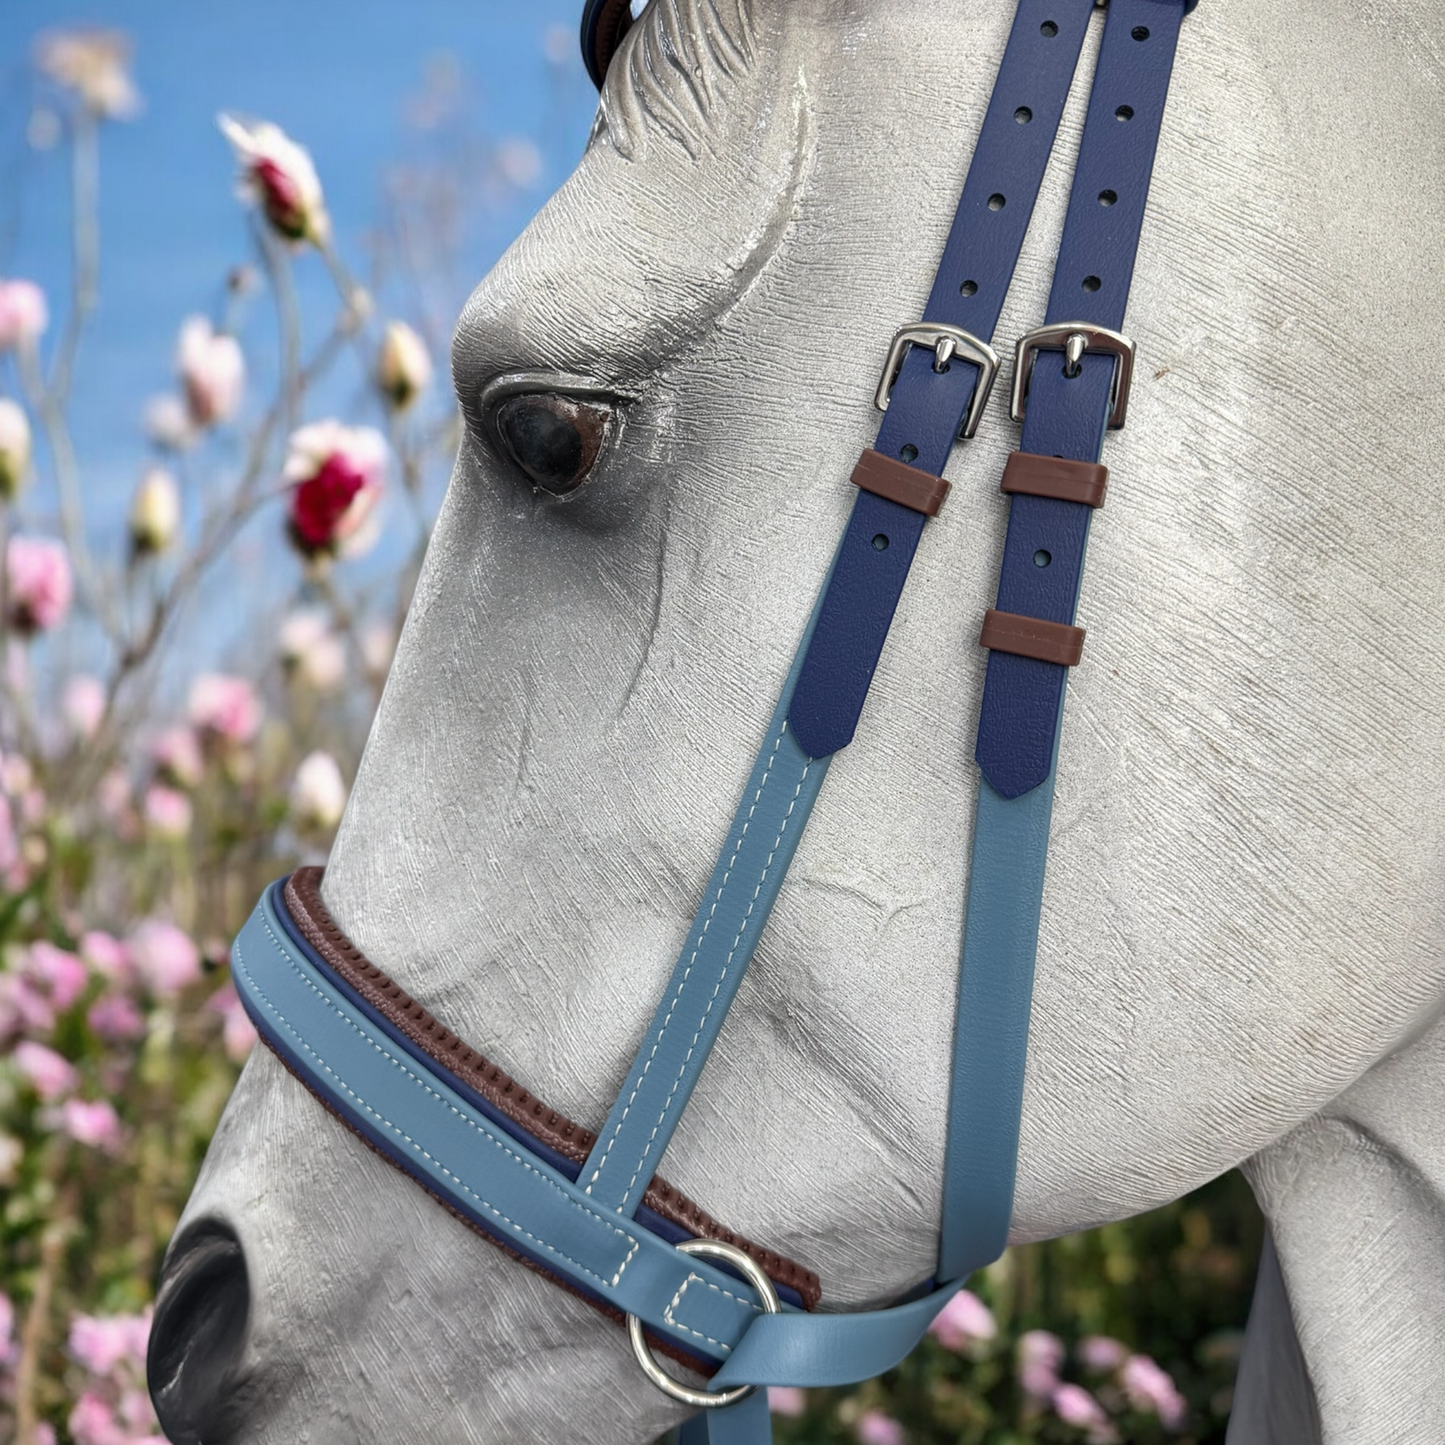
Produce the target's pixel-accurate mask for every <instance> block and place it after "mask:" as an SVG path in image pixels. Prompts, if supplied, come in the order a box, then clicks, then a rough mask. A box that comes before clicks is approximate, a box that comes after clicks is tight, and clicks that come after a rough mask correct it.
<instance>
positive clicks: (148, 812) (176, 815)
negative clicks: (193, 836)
mask: <svg viewBox="0 0 1445 1445" xmlns="http://www.w3.org/2000/svg"><path fill="white" fill-rule="evenodd" d="M142 811H143V812H144V814H145V821H146V830H147V831H148V832H149V833H150V834H151V835H152V836H153V837H156V838H161V839H165V840H168V841H170V842H180V841H182V840H183V839H185V838H188V837H190V833H191V800H190V799H189V798H188V797H187V796H186V795H185V794H184V793H181V792H177V790H176V789H175V788H168V787H166V786H165V784H164V783H152V784H151V785H150V787H148V788H147V789H146V793H145V801H144V803H143V805H142Z"/></svg>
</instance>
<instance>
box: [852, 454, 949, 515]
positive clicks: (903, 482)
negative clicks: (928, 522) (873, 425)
mask: <svg viewBox="0 0 1445 1445" xmlns="http://www.w3.org/2000/svg"><path fill="white" fill-rule="evenodd" d="M853 485H854V486H855V487H862V488H863V490H864V491H865V492H872V493H873V494H874V496H878V497H886V498H887V499H888V500H889V501H890V502H898V503H900V504H901V505H902V506H905V507H912V509H913V510H914V511H915V512H922V513H923V515H924V516H925V517H932V516H935V515H937V512H938V509H939V508H940V507H941V506H942V505H943V499H944V498H945V497H946V496H947V495H948V483H947V482H945V481H944V480H943V478H942V477H935V476H934V475H933V474H932V473H931V472H921V471H919V470H918V468H917V467H910V466H909V465H908V464H907V463H906V462H896V461H894V460H893V458H892V457H885V456H884V455H883V453H882V452H875V451H874V450H873V449H872V448H871V447H870V448H869V449H868V450H867V451H865V452H864V453H863V455H862V456H861V457H859V458H858V465H857V466H856V467H854V468H853Z"/></svg>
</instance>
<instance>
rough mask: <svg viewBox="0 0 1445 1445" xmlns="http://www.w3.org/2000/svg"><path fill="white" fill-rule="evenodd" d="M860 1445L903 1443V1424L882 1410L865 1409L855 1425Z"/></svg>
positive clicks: (854, 1428) (896, 1444) (854, 1429)
mask: <svg viewBox="0 0 1445 1445" xmlns="http://www.w3.org/2000/svg"><path fill="white" fill-rule="evenodd" d="M853 1433H854V1434H855V1435H857V1437H858V1440H859V1445H903V1426H902V1425H900V1424H899V1423H898V1421H897V1420H895V1419H894V1418H893V1416H892V1415H885V1414H884V1413H883V1411H882V1410H865V1411H864V1412H863V1413H862V1414H861V1415H860V1416H859V1417H858V1423H857V1424H856V1425H854V1427H853Z"/></svg>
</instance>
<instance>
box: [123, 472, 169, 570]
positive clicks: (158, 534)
mask: <svg viewBox="0 0 1445 1445" xmlns="http://www.w3.org/2000/svg"><path fill="white" fill-rule="evenodd" d="M128 525H129V527H130V544H131V547H132V548H133V549H134V551H135V553H136V555H137V556H145V555H148V554H151V553H156V552H164V551H165V550H166V548H167V547H169V546H170V545H171V543H172V542H173V541H175V538H176V533H177V531H179V530H180V525H181V494H180V492H179V490H178V489H177V487H176V479H175V478H174V477H173V476H172V475H171V474H170V473H169V472H168V471H166V469H165V468H164V467H151V468H149V470H147V472H146V474H145V475H144V476H143V477H142V478H141V479H140V485H139V486H138V487H136V489H135V498H134V500H133V501H132V502H131V504H130V519H129V523H128Z"/></svg>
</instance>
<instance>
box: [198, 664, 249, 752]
mask: <svg viewBox="0 0 1445 1445" xmlns="http://www.w3.org/2000/svg"><path fill="white" fill-rule="evenodd" d="M188 710H189V713H190V719H191V722H192V724H194V726H195V727H196V728H197V729H198V730H199V731H200V732H201V733H204V734H207V735H209V736H212V737H215V738H218V739H220V740H221V741H223V742H227V743H248V742H250V741H251V740H252V739H253V738H254V737H255V736H256V734H257V733H258V732H259V731H260V728H261V702H260V699H259V698H257V696H256V690H255V688H253V687H252V686H251V684H250V683H249V682H247V681H246V680H245V678H242V677H228V676H226V675H225V674H224V673H217V672H208V673H203V674H202V675H201V676H200V677H198V678H197V679H196V680H195V682H193V683H192V684H191V695H190V700H189V704H188Z"/></svg>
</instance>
